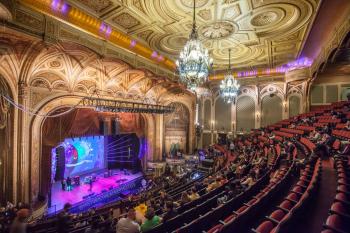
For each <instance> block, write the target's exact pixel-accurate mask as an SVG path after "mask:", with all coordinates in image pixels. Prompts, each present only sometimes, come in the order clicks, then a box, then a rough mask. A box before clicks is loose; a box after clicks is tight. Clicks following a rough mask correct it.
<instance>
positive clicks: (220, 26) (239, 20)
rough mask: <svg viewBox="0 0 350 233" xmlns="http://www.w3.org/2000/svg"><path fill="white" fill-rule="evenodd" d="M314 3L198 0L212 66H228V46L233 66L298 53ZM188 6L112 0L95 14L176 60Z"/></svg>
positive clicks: (185, 1)
mask: <svg viewBox="0 0 350 233" xmlns="http://www.w3.org/2000/svg"><path fill="white" fill-rule="evenodd" d="M86 2H89V1H83V0H80V2H79V3H78V4H75V5H78V7H79V6H80V7H81V8H82V9H84V8H86V7H90V8H92V7H93V8H94V11H95V12H99V11H101V10H100V8H99V5H98V4H96V6H92V5H91V4H87V3H86ZM107 2H109V1H107ZM319 3H320V1H316V0H298V1H296V0H280V1H274V0H271V1H260V0H249V1H237V0H225V1H217V0H198V1H196V5H197V26H198V28H199V35H200V39H201V40H202V41H203V43H204V44H205V46H206V47H207V48H208V49H209V51H210V53H211V55H212V57H213V59H214V68H215V69H225V68H226V67H227V64H228V54H227V53H228V52H227V51H228V48H232V49H233V51H232V54H233V56H232V63H233V67H235V68H237V69H241V68H246V67H274V66H278V65H280V64H283V63H287V62H289V61H291V60H293V59H295V58H296V57H297V55H298V54H299V51H300V49H301V46H302V42H303V41H304V40H305V39H306V35H307V31H308V28H309V27H310V26H311V22H312V19H313V17H314V16H315V15H316V13H317V12H316V10H315V9H317V7H318V4H319ZM105 5H107V3H105ZM192 6H193V0H178V1H174V0H164V1H150V0H137V1H135V0H125V1H123V3H121V2H119V1H113V3H112V4H111V5H110V6H107V7H106V9H104V10H103V12H102V13H96V16H97V17H104V19H105V20H106V22H108V23H111V24H112V25H113V26H115V27H116V28H122V29H124V30H126V31H127V32H128V33H129V34H130V35H132V36H134V37H135V38H137V39H139V40H140V41H143V42H145V43H147V44H148V45H149V46H150V47H151V48H152V49H154V50H157V51H160V52H162V53H163V54H164V55H165V56H168V57H170V58H172V59H173V60H176V59H177V57H178V54H179V52H180V50H181V49H182V47H183V45H184V43H185V42H186V40H187V38H188V36H189V34H190V31H191V27H192ZM135 9H137V10H135ZM105 12H108V13H105ZM140 12H142V13H140Z"/></svg>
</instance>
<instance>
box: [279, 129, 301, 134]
mask: <svg viewBox="0 0 350 233" xmlns="http://www.w3.org/2000/svg"><path fill="white" fill-rule="evenodd" d="M280 131H282V132H286V133H291V134H300V135H304V134H305V132H304V131H303V130H300V129H288V128H280Z"/></svg>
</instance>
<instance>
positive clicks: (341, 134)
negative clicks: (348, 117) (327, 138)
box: [332, 129, 350, 139]
mask: <svg viewBox="0 0 350 233" xmlns="http://www.w3.org/2000/svg"><path fill="white" fill-rule="evenodd" d="M332 134H333V135H334V136H337V137H340V138H344V139H350V131H346V130H336V129H335V130H333V131H332Z"/></svg>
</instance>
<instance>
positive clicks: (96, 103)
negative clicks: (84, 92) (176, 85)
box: [82, 98, 175, 114]
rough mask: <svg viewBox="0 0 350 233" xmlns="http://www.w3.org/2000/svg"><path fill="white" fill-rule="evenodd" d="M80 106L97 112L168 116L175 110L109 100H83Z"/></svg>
mask: <svg viewBox="0 0 350 233" xmlns="http://www.w3.org/2000/svg"><path fill="white" fill-rule="evenodd" d="M82 105H83V106H86V107H93V108H95V110H96V111H98V112H131V113H155V114H168V113H172V112H173V111H174V110H175V109H174V107H171V106H164V105H155V104H145V103H138V102H128V101H120V100H109V99H100V98H86V99H83V101H82Z"/></svg>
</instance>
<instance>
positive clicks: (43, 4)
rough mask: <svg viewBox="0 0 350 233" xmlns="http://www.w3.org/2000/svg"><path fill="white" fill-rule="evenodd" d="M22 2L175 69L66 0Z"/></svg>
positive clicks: (29, 0)
mask: <svg viewBox="0 0 350 233" xmlns="http://www.w3.org/2000/svg"><path fill="white" fill-rule="evenodd" d="M20 2H21V3H22V4H24V5H25V6H27V7H29V8H31V9H34V10H37V11H39V12H42V13H43V14H47V15H50V16H52V17H54V18H56V19H58V20H59V21H62V22H65V23H67V24H70V25H72V26H74V27H76V28H79V29H81V30H83V31H85V32H87V33H89V34H91V35H93V36H96V37H98V38H101V39H103V40H107V41H110V42H112V43H113V44H115V45H117V46H119V47H121V48H123V49H126V50H129V51H130V52H132V53H136V54H138V55H140V56H143V57H145V58H146V59H149V60H151V61H153V62H155V63H158V64H161V65H163V66H164V67H167V68H168V69H170V70H173V69H175V64H174V62H173V61H172V60H170V59H168V58H166V57H164V56H162V55H161V54H160V53H158V52H157V51H155V50H152V49H150V48H149V47H147V46H144V45H142V44H141V43H139V42H137V41H136V40H134V39H132V37H130V36H129V35H127V34H125V33H123V32H121V31H118V30H116V29H114V28H112V27H111V26H110V25H109V24H107V23H106V22H104V21H102V20H100V19H98V18H97V17H93V16H91V15H89V14H88V13H85V12H84V11H83V10H80V9H78V8H76V7H74V6H72V5H70V4H69V3H68V2H67V1H65V0H20ZM127 15H128V13H125V15H122V17H123V18H124V19H125V17H126V16H127ZM131 17H133V16H131ZM124 21H125V20H124ZM125 22H126V21H125ZM126 26H127V27H133V26H136V21H135V20H133V21H131V22H129V23H127V24H126Z"/></svg>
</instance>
